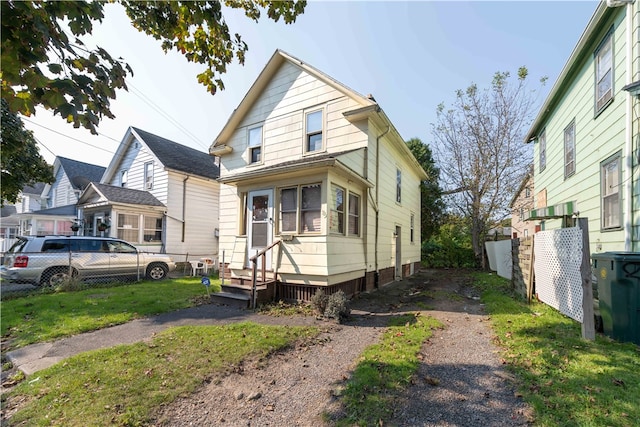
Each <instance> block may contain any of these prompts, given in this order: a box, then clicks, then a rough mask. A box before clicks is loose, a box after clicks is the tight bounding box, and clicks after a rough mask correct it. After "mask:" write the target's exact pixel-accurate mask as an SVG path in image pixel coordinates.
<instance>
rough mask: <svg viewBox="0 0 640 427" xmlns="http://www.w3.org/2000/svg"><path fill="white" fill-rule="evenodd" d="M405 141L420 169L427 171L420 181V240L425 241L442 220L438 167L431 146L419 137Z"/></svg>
mask: <svg viewBox="0 0 640 427" xmlns="http://www.w3.org/2000/svg"><path fill="white" fill-rule="evenodd" d="M406 143H407V146H408V147H409V150H411V153H413V156H414V157H415V158H416V160H417V161H418V163H420V166H422V169H424V171H425V172H426V173H427V179H426V180H424V181H422V182H421V183H420V194H421V203H420V207H421V212H420V218H421V222H420V229H421V235H420V239H421V240H420V241H421V242H425V241H426V240H428V239H429V238H430V237H431V236H432V235H433V234H434V233H435V232H436V231H437V230H438V227H439V226H440V223H441V221H442V215H443V211H444V202H443V201H442V190H441V189H440V183H439V179H440V169H438V167H437V166H436V162H435V160H434V159H433V154H432V153H431V148H430V147H429V146H428V145H427V144H425V143H423V142H422V141H421V140H420V139H419V138H411V139H410V140H408V141H407V142H406Z"/></svg>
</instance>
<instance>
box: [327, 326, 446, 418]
mask: <svg viewBox="0 0 640 427" xmlns="http://www.w3.org/2000/svg"><path fill="white" fill-rule="evenodd" d="M437 327H441V324H440V322H438V321H437V320H435V319H433V318H431V317H424V316H420V315H404V316H398V317H394V318H392V319H391V320H390V323H389V327H388V328H387V330H386V331H385V333H384V334H383V337H382V339H381V341H380V343H378V344H374V345H372V346H370V347H368V348H367V349H366V350H365V351H364V353H363V354H362V356H361V360H360V362H359V363H358V365H357V366H356V368H355V370H354V372H353V375H352V377H351V378H350V379H349V381H348V382H347V385H346V387H345V389H344V391H343V393H342V396H341V399H342V403H343V406H344V411H345V416H344V417H343V418H342V419H340V420H338V421H337V423H336V425H337V426H356V425H357V426H374V425H376V426H377V425H386V421H387V420H388V419H389V418H390V417H391V415H392V412H393V403H394V399H395V398H396V397H397V396H398V394H399V393H401V392H402V391H403V390H404V389H405V388H406V387H408V386H409V384H410V381H411V379H412V377H413V375H414V374H415V373H416V371H417V369H418V366H419V364H420V360H419V359H418V353H419V352H420V349H421V348H422V343H423V342H424V341H425V340H426V339H428V338H429V337H430V336H431V335H432V330H433V329H434V328H437ZM325 415H326V417H327V418H330V415H328V414H325Z"/></svg>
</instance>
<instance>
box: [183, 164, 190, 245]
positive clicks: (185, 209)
mask: <svg viewBox="0 0 640 427" xmlns="http://www.w3.org/2000/svg"><path fill="white" fill-rule="evenodd" d="M188 180H189V175H187V176H186V177H185V178H184V179H183V180H182V243H184V236H185V234H186V225H187V221H186V219H185V218H186V217H187V181H188Z"/></svg>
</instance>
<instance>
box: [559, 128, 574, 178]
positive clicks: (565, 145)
mask: <svg viewBox="0 0 640 427" xmlns="http://www.w3.org/2000/svg"><path fill="white" fill-rule="evenodd" d="M569 130H572V134H573V139H572V141H571V145H572V147H571V151H572V159H571V161H567V134H568V131H569ZM562 134H563V143H564V150H563V153H564V159H563V160H564V161H563V165H564V179H567V178H569V177H571V176H573V175H575V174H576V169H577V168H576V121H575V119H574V120H572V121H571V123H570V124H569V126H567V127H566V128H564V132H563V133H562ZM570 163H573V170H571V171H567V168H568V166H569V164H570Z"/></svg>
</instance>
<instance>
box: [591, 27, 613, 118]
mask: <svg viewBox="0 0 640 427" xmlns="http://www.w3.org/2000/svg"><path fill="white" fill-rule="evenodd" d="M594 62H595V67H596V70H595V71H596V82H595V83H596V88H595V93H596V105H595V112H596V114H598V113H599V112H600V111H602V110H603V109H604V108H605V107H606V106H607V105H608V104H609V101H611V99H612V98H613V32H609V34H607V36H606V37H605V38H604V40H603V41H602V43H600V46H598V50H596V52H595V61H594Z"/></svg>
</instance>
